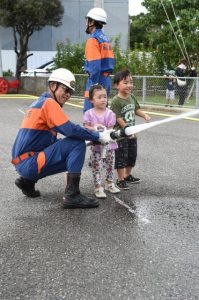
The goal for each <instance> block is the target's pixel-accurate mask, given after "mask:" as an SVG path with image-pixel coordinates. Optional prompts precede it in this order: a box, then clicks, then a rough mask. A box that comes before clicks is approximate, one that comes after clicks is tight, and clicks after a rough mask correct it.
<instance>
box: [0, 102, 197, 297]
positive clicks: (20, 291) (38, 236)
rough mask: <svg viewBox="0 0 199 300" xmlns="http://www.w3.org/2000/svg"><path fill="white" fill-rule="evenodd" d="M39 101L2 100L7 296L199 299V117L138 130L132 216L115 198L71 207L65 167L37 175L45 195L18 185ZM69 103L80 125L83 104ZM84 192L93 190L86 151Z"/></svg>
mask: <svg viewBox="0 0 199 300" xmlns="http://www.w3.org/2000/svg"><path fill="white" fill-rule="evenodd" d="M31 102H32V101H31V100H30V99H29V100H28V99H15V100H14V99H5V100H3V99H0V138H1V146H0V150H1V151H0V153H1V159H0V174H1V180H0V185H1V189H0V190H1V198H0V270H1V271H0V299H2V300H12V299H31V300H35V299H38V300H43V299H49V300H61V299H69V300H73V299H74V300H76V299H81V300H84V299H85V300H87V299H88V300H92V299H97V300H101V299H103V300H109V299H114V300H119V299H122V300H127V299H130V300H131V299H133V300H134V299H135V300H152V299H155V300H167V299H179V300H185V299H187V300H192V299H199V122H193V121H188V120H179V121H177V122H173V123H168V124H165V125H161V126H158V127H154V128H151V129H150V130H147V131H144V132H142V133H140V134H139V137H138V159H137V165H136V167H135V170H134V171H135V172H134V174H135V176H138V177H140V178H141V182H140V184H137V185H133V186H132V187H131V189H130V190H129V191H122V192H121V193H120V194H118V198H119V199H120V200H122V201H123V202H124V203H126V204H127V205H129V206H130V207H131V208H132V209H133V211H134V213H131V212H129V211H128V209H126V208H125V207H123V206H121V205H120V204H118V203H117V202H116V201H115V199H114V197H113V196H112V195H109V197H108V198H107V199H105V200H101V205H100V207H99V208H97V209H91V210H64V209H62V208H61V202H62V196H63V191H64V186H63V183H64V176H63V174H59V175H56V176H52V177H49V178H45V179H43V180H41V181H40V182H38V184H37V187H38V189H40V191H41V193H42V196H41V197H39V198H37V199H28V198H26V197H25V196H23V195H22V193H21V192H20V190H18V189H17V188H16V186H15V185H14V180H15V179H16V177H17V174H16V172H15V170H14V167H13V166H12V165H11V163H10V156H11V155H10V151H11V146H12V143H13V141H14V138H15V135H16V133H17V131H18V127H19V125H20V122H21V119H22V113H21V112H20V111H19V109H20V110H21V111H22V110H23V111H24V110H25V109H26V108H27V107H28V105H29V104H30V103H31ZM64 110H65V111H66V112H67V113H68V114H69V115H70V116H71V120H73V121H75V122H79V123H81V116H82V115H81V113H82V112H81V109H79V108H75V107H71V106H68V105H67V106H65V107H64ZM161 118H162V117H158V116H152V119H153V120H158V119H161ZM140 122H142V120H140V119H137V123H140ZM81 190H82V192H83V193H86V194H92V193H93V184H92V175H91V169H90V168H89V167H88V154H87V158H86V161H85V166H84V169H83V176H82V180H81Z"/></svg>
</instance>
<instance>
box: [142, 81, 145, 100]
mask: <svg viewBox="0 0 199 300" xmlns="http://www.w3.org/2000/svg"><path fill="white" fill-rule="evenodd" d="M145 100H146V77H145V76H143V77H142V104H145Z"/></svg>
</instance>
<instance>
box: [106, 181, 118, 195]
mask: <svg viewBox="0 0 199 300" xmlns="http://www.w3.org/2000/svg"><path fill="white" fill-rule="evenodd" d="M105 190H106V191H108V192H110V193H112V194H118V193H120V189H118V188H117V187H116V186H115V184H114V183H113V182H111V183H108V182H106V183H105Z"/></svg>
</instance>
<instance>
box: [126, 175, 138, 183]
mask: <svg viewBox="0 0 199 300" xmlns="http://www.w3.org/2000/svg"><path fill="white" fill-rule="evenodd" d="M124 180H125V181H126V182H127V183H139V182H140V178H135V177H133V176H132V175H129V176H127V177H126V178H124Z"/></svg>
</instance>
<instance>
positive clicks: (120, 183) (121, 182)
mask: <svg viewBox="0 0 199 300" xmlns="http://www.w3.org/2000/svg"><path fill="white" fill-rule="evenodd" d="M116 186H117V187H118V188H119V189H120V190H129V186H128V184H127V183H126V181H125V180H117V181H116Z"/></svg>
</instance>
